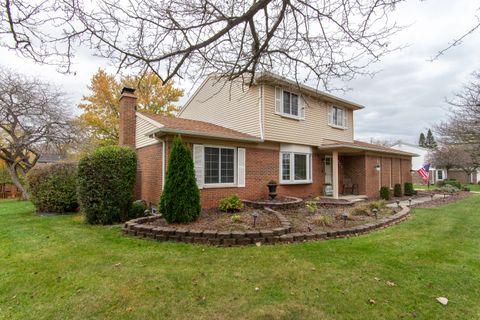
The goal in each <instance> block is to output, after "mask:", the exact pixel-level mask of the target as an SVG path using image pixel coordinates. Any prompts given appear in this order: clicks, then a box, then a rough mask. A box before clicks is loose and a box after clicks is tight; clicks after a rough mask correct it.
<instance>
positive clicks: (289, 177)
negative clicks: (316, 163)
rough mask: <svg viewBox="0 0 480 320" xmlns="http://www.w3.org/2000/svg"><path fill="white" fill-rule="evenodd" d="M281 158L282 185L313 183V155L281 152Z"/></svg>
mask: <svg viewBox="0 0 480 320" xmlns="http://www.w3.org/2000/svg"><path fill="white" fill-rule="evenodd" d="M280 157H281V158H280V159H281V168H280V169H281V174H280V176H281V182H282V183H309V182H311V180H312V178H311V166H312V162H311V154H308V153H295V152H281V153H280Z"/></svg>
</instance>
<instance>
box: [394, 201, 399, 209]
mask: <svg viewBox="0 0 480 320" xmlns="http://www.w3.org/2000/svg"><path fill="white" fill-rule="evenodd" d="M395 202H396V203H397V207H398V208H400V200H397V201H395Z"/></svg>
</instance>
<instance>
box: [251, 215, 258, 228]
mask: <svg viewBox="0 0 480 320" xmlns="http://www.w3.org/2000/svg"><path fill="white" fill-rule="evenodd" d="M252 217H253V227H254V228H255V226H256V224H257V217H258V213H257V211H253V213H252Z"/></svg>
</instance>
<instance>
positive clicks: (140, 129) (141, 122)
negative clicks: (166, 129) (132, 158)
mask: <svg viewBox="0 0 480 320" xmlns="http://www.w3.org/2000/svg"><path fill="white" fill-rule="evenodd" d="M136 126H137V127H136V130H135V146H136V147H137V148H142V147H146V146H149V145H152V144H155V143H158V142H159V141H158V140H157V139H153V138H149V137H147V136H146V135H145V134H146V133H147V132H150V131H152V130H154V129H155V128H157V127H156V126H155V125H153V124H152V123H150V122H149V121H147V120H146V119H143V118H142V117H140V116H138V115H137V117H136Z"/></svg>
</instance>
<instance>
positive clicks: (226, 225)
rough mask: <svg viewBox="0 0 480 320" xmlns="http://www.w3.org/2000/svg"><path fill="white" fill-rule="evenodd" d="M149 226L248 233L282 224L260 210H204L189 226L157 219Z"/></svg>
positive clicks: (275, 217) (271, 215)
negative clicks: (231, 211)
mask: <svg viewBox="0 0 480 320" xmlns="http://www.w3.org/2000/svg"><path fill="white" fill-rule="evenodd" d="M253 212H255V213H256V214H257V218H256V222H255V227H254V226H253V215H252V214H253ZM148 224H150V225H153V226H158V227H170V228H174V229H185V228H188V229H198V230H217V231H248V230H262V229H274V228H278V227H281V223H280V221H279V220H278V218H277V216H276V215H274V214H273V213H271V212H269V211H265V210H259V209H256V210H253V209H247V210H243V211H240V212H237V213H227V212H221V211H218V210H203V211H202V213H201V214H200V216H199V217H198V219H197V220H195V221H193V222H190V223H187V224H184V223H167V222H166V221H165V220H164V219H156V220H154V221H152V222H149V223H148Z"/></svg>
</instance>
